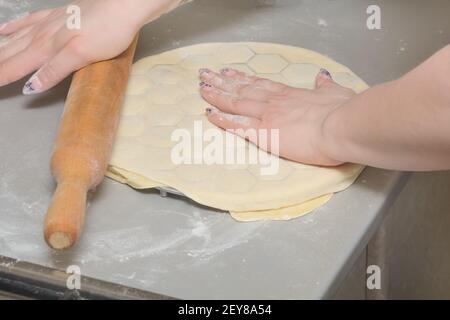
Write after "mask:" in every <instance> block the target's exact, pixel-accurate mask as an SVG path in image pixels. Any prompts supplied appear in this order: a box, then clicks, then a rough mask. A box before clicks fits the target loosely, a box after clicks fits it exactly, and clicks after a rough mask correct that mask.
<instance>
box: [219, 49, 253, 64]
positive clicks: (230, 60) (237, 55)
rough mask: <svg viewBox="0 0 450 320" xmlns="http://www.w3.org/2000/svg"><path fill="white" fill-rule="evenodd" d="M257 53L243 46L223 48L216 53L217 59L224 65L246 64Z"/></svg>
mask: <svg viewBox="0 0 450 320" xmlns="http://www.w3.org/2000/svg"><path fill="white" fill-rule="evenodd" d="M254 55H255V53H254V52H253V51H252V50H250V48H248V47H246V46H241V45H234V46H227V45H225V46H223V47H222V48H219V50H218V52H217V53H216V56H217V58H218V59H219V61H220V62H221V63H223V64H235V63H245V62H247V61H248V60H249V59H250V58H251V57H253V56H254Z"/></svg>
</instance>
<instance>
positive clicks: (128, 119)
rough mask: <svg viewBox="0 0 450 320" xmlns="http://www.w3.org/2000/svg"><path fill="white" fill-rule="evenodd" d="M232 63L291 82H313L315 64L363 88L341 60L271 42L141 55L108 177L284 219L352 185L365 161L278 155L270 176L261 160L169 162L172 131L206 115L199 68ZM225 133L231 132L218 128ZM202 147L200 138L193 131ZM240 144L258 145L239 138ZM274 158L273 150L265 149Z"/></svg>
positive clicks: (241, 216) (247, 217)
mask: <svg viewBox="0 0 450 320" xmlns="http://www.w3.org/2000/svg"><path fill="white" fill-rule="evenodd" d="M202 67H207V68H210V69H213V70H218V69H220V68H224V67H232V68H235V69H239V70H242V71H244V72H246V73H248V74H252V75H258V76H261V77H265V78H269V79H272V80H274V81H278V82H282V83H286V84H288V85H291V86H294V87H302V88H313V86H314V79H315V76H316V74H317V72H318V71H319V70H320V68H326V69H327V70H329V71H330V72H331V74H332V75H333V78H334V79H335V81H337V82H338V83H340V84H341V85H344V86H346V87H349V88H352V89H353V90H355V91H356V92H361V91H363V90H365V89H367V88H368V86H367V84H365V83H364V81H362V80H361V79H360V78H359V77H357V76H356V75H355V74H354V73H353V72H352V71H351V70H349V69H348V68H347V67H345V66H343V65H341V64H338V63H337V62H335V61H333V60H332V59H330V58H328V57H325V56H323V55H321V54H319V53H316V52H313V51H310V50H306V49H302V48H296V47H291V46H285V45H279V44H270V43H206V44H199V45H194V46H189V47H184V48H179V49H175V50H172V51H168V52H165V53H161V54H158V55H154V56H150V57H148V58H144V59H142V60H140V61H138V62H137V63H135V65H134V66H133V69H132V72H131V76H130V81H129V85H128V89H127V93H126V98H125V103H124V107H123V111H122V117H121V120H120V124H119V128H118V133H117V137H116V141H115V145H114V149H113V154H112V157H111V160H110V165H109V168H108V173H107V176H108V177H110V178H112V179H115V180H117V181H119V182H122V183H126V184H128V185H130V186H132V187H133V188H136V189H144V188H155V187H160V186H170V187H172V188H175V189H177V190H179V191H180V192H182V193H184V194H185V195H186V196H188V197H190V198H191V199H193V200H194V201H197V202H198V203H201V204H203V205H207V206H211V207H214V208H218V209H222V210H225V211H230V213H231V215H232V216H233V218H235V219H237V220H240V221H253V220H261V219H274V220H288V219H292V218H295V217H298V216H301V215H303V214H305V213H308V212H310V211H312V210H314V209H315V208H317V207H318V206H321V205H322V204H324V203H325V202H327V201H328V200H329V199H330V198H331V196H332V194H333V193H335V192H338V191H341V190H343V189H345V188H347V187H348V186H350V185H351V184H352V183H353V182H354V181H355V179H356V178H357V176H358V175H359V174H360V172H361V171H362V170H363V167H362V166H360V165H356V164H344V165H342V166H339V167H336V168H325V167H318V166H309V165H304V164H300V163H295V162H292V161H288V160H284V159H279V170H278V173H277V174H276V175H270V176H264V175H261V174H259V173H260V172H261V166H262V165H259V164H251V163H244V164H236V165H227V164H224V165H220V164H214V165H205V164H203V165H199V164H189V165H188V164H182V165H175V164H174V163H173V162H172V161H171V157H170V156H171V150H172V147H173V146H174V145H175V144H176V142H174V141H172V140H171V133H172V132H173V131H174V130H175V129H177V128H184V129H187V130H189V131H190V132H191V133H192V134H193V131H194V129H193V123H194V121H201V122H202V125H203V129H204V130H207V129H209V128H214V126H213V125H212V124H211V123H209V122H208V120H207V118H206V116H205V115H204V111H205V108H206V107H207V103H206V102H205V101H204V100H203V99H202V98H201V96H200V94H199V92H198V90H199V89H198V81H199V80H198V69H199V68H202ZM222 134H223V135H224V137H225V136H226V135H229V134H230V133H227V132H222ZM195 139H199V143H201V144H203V145H204V146H206V145H207V143H205V142H203V137H195ZM245 148H247V150H250V149H251V148H256V147H255V146H254V145H252V144H249V143H245ZM267 156H269V157H273V156H272V155H267Z"/></svg>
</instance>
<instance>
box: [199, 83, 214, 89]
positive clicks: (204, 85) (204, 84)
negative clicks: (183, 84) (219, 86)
mask: <svg viewBox="0 0 450 320" xmlns="http://www.w3.org/2000/svg"><path fill="white" fill-rule="evenodd" d="M199 85H200V87H201V88H203V89H205V90H210V89H212V85H210V84H209V83H206V82H203V81H202V82H200V84H199Z"/></svg>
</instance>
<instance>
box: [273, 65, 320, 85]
mask: <svg viewBox="0 0 450 320" xmlns="http://www.w3.org/2000/svg"><path fill="white" fill-rule="evenodd" d="M319 71H320V67H319V66H318V65H315V64H311V63H299V64H291V65H289V66H288V67H287V68H286V69H284V70H283V72H282V73H281V74H282V75H283V77H284V78H286V80H287V81H288V82H291V83H302V84H303V83H306V84H314V81H315V79H316V75H317V74H318V73H319Z"/></svg>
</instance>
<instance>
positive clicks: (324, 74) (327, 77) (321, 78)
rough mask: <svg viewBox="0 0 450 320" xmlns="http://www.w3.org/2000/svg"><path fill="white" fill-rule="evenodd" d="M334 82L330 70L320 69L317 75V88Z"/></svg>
mask: <svg viewBox="0 0 450 320" xmlns="http://www.w3.org/2000/svg"><path fill="white" fill-rule="evenodd" d="M333 83H334V81H333V78H332V77H331V74H330V72H328V70H326V69H320V71H319V73H318V74H317V76H316V89H319V88H323V87H327V86H330V85H332V84H333Z"/></svg>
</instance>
